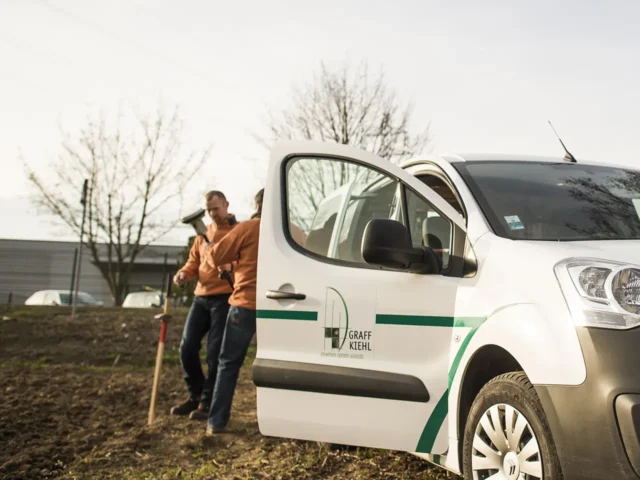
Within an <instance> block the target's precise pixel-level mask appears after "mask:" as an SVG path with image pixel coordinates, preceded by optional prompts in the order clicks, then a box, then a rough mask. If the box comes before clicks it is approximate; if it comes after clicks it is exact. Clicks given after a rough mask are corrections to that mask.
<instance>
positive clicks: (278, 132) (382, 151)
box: [257, 62, 430, 229]
mask: <svg viewBox="0 0 640 480" xmlns="http://www.w3.org/2000/svg"><path fill="white" fill-rule="evenodd" d="M412 110H413V109H412V105H411V104H408V105H406V106H402V105H401V104H400V102H399V101H398V100H397V98H396V94H395V93H394V92H393V91H392V90H391V89H390V88H389V87H388V86H387V84H386V81H385V77H384V73H383V72H380V73H379V74H377V75H375V76H371V75H370V73H369V68H368V66H367V64H366V63H365V62H363V63H361V64H360V65H359V66H358V67H357V68H350V67H349V66H345V67H342V68H339V69H336V70H330V69H328V68H327V67H326V65H325V64H324V63H321V65H320V69H319V71H318V72H316V73H315V74H314V76H313V80H312V81H311V82H310V83H305V84H303V85H301V86H297V87H295V88H294V91H293V98H292V104H291V106H290V107H288V108H285V109H283V110H281V111H278V112H273V111H270V112H269V114H268V120H267V124H268V131H269V134H268V136H267V137H266V138H265V137H257V140H258V142H259V143H261V144H262V145H264V146H266V147H267V148H269V147H270V146H271V144H273V143H274V142H276V141H280V140H315V141H323V142H335V143H340V144H343V145H351V146H354V147H358V148H361V149H363V150H367V151H369V152H372V153H374V154H376V155H378V156H380V157H382V158H384V159H387V160H389V161H392V162H399V161H401V160H403V159H406V158H408V157H411V156H414V155H416V154H418V153H420V152H422V151H423V150H424V149H425V147H426V146H427V144H428V143H429V141H430V134H429V125H426V126H425V127H424V128H423V129H422V130H421V131H418V132H416V133H413V132H412V130H411V127H410V123H411V115H412ZM327 168H330V169H331V170H332V171H331V172H329V173H328V172H327V171H325V170H326V169H327ZM355 173H356V169H355V168H353V165H349V164H347V163H338V162H335V163H332V164H331V165H329V164H328V162H315V163H314V162H306V163H305V165H304V167H302V166H300V168H298V169H297V170H296V172H292V175H296V181H295V182H292V184H293V183H295V184H296V188H297V190H299V195H296V197H298V198H297V200H298V204H297V206H295V208H294V209H293V210H294V211H293V212H292V213H293V215H294V217H298V219H299V220H300V221H299V222H297V223H299V224H300V226H301V227H303V229H305V227H308V218H309V215H310V213H311V212H313V211H315V209H317V206H318V204H319V202H321V201H322V199H324V198H326V196H327V195H329V194H330V193H331V192H332V191H334V190H336V189H337V188H339V187H340V186H342V185H344V184H345V183H347V182H348V181H351V180H352V176H353V175H354V174H355ZM297 210H300V211H297Z"/></svg>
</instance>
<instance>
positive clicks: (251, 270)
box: [207, 189, 264, 434]
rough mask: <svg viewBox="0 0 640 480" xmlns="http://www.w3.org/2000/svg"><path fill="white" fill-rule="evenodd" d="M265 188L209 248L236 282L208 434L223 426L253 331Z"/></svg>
mask: <svg viewBox="0 0 640 480" xmlns="http://www.w3.org/2000/svg"><path fill="white" fill-rule="evenodd" d="M263 194H264V189H262V190H260V191H259V192H258V194H257V195H256V197H255V202H256V213H255V214H254V215H253V216H252V217H251V220H247V221H246V222H241V223H239V224H238V226H237V227H236V228H234V229H233V230H232V231H231V232H229V233H228V234H227V235H225V237H224V238H223V239H222V240H220V241H219V242H218V243H217V244H215V245H214V246H213V247H211V248H209V249H208V254H209V255H210V256H211V259H212V260H213V263H214V264H215V265H224V264H229V263H233V265H234V277H235V285H234V289H233V293H232V294H231V298H230V299H229V304H230V305H231V307H230V308H229V314H228V316H227V326H226V329H225V332H224V338H223V340H222V350H221V351H220V361H219V364H218V374H217V376H216V383H215V387H214V390H213V399H212V401H211V407H210V409H209V420H208V422H207V434H213V433H218V432H222V431H224V430H225V429H226V426H227V424H228V422H229V418H230V416H231V404H232V403H233V395H234V392H235V388H236V384H237V381H238V374H239V373H240V367H242V364H243V363H244V359H245V356H246V354H247V349H248V348H249V344H250V343H251V339H252V338H253V335H254V334H255V332H256V283H257V278H258V243H259V239H260V216H261V214H262V196H263Z"/></svg>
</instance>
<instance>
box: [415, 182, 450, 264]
mask: <svg viewBox="0 0 640 480" xmlns="http://www.w3.org/2000/svg"><path fill="white" fill-rule="evenodd" d="M405 192H406V194H405V195H406V201H407V216H408V221H409V232H410V233H411V239H412V242H413V246H414V247H431V248H432V249H433V250H434V251H435V252H436V253H437V254H438V256H440V258H441V259H442V268H443V269H447V267H448V266H449V254H450V252H451V241H452V237H453V226H452V225H451V222H450V221H449V220H448V219H447V218H446V217H442V216H441V215H440V213H439V212H438V211H437V210H435V209H434V208H433V207H432V206H431V205H430V204H429V203H427V201H426V200H424V199H423V198H422V197H419V196H418V195H416V194H415V193H414V192H413V191H412V190H410V189H408V188H406V189H405Z"/></svg>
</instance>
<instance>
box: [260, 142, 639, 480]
mask: <svg viewBox="0 0 640 480" xmlns="http://www.w3.org/2000/svg"><path fill="white" fill-rule="evenodd" d="M300 230H301V231H302V232H304V235H303V236H301V237H300V236H299V235H298V234H297V233H296V235H295V236H296V240H295V241H294V236H293V235H292V233H291V232H292V231H294V232H300ZM638 240H640V171H636V170H631V169H625V168H621V167H614V166H611V165H608V164H597V163H592V162H583V161H580V160H578V161H577V162H571V161H568V160H565V159H563V158H540V157H520V156H510V157H505V156H497V155H463V156H457V155H450V156H425V157H424V158H421V159H419V160H416V161H412V162H408V163H406V164H404V165H403V166H402V167H400V166H398V165H394V164H391V163H389V162H387V161H385V160H383V159H381V158H378V157H376V156H374V155H371V154H369V153H366V152H364V151H360V150H357V149H352V148H349V147H345V146H341V145H333V144H316V143H306V142H302V143H297V142H293V143H286V144H282V145H280V146H278V147H276V148H275V149H274V150H273V151H272V158H271V162H270V166H269V171H268V177H267V183H266V186H265V197H264V205H263V212H262V221H261V230H260V246H259V249H260V250H259V267H258V291H257V302H258V312H257V317H258V321H257V355H256V360H255V363H254V366H253V381H254V383H255V385H256V387H257V413H258V423H259V428H260V431H261V432H262V433H263V434H264V435H267V436H276V437H287V438H295V439H304V440H313V441H323V442H330V443H336V444H346V445H355V446H365V447H374V448H384V449H393V450H401V451H407V452H411V453H414V454H416V455H419V456H421V457H423V458H425V459H426V460H428V461H430V462H433V463H435V464H438V465H440V466H442V467H444V468H445V469H447V470H449V471H451V472H455V473H457V474H460V475H463V476H464V478H465V479H509V480H516V479H520V480H529V479H546V480H550V479H558V478H564V479H600V480H604V479H616V480H617V479H627V478H638V474H639V473H640V440H639V436H640V363H639V360H640V328H638V325H640V242H639V241H638Z"/></svg>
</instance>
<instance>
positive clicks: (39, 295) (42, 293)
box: [24, 290, 104, 307]
mask: <svg viewBox="0 0 640 480" xmlns="http://www.w3.org/2000/svg"><path fill="white" fill-rule="evenodd" d="M71 295H72V292H70V291H69V290H39V291H37V292H35V293H33V294H32V295H31V296H30V297H29V298H27V299H26V300H25V302H24V304H25V305H71V298H72V297H71ZM76 305H77V306H85V307H102V306H103V305H104V302H102V301H100V300H96V299H95V298H93V297H92V296H91V295H89V294H88V293H86V292H78V298H77V300H76Z"/></svg>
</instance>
